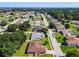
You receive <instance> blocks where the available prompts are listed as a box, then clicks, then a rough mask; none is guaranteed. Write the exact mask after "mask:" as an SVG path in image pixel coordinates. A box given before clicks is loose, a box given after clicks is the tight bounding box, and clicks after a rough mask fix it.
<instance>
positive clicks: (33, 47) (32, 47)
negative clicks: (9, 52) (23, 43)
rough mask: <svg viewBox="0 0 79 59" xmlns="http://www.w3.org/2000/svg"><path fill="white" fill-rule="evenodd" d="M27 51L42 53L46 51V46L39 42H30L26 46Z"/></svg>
mask: <svg viewBox="0 0 79 59" xmlns="http://www.w3.org/2000/svg"><path fill="white" fill-rule="evenodd" d="M27 53H29V54H44V53H46V47H44V46H43V45H42V43H41V42H37V41H36V42H30V43H29V45H28V47H27Z"/></svg>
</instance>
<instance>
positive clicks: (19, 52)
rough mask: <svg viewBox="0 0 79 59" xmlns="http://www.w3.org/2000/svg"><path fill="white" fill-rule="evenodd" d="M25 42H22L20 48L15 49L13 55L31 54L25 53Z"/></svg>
mask: <svg viewBox="0 0 79 59" xmlns="http://www.w3.org/2000/svg"><path fill="white" fill-rule="evenodd" d="M27 44H28V43H27V42H24V43H23V45H22V46H21V48H20V49H18V50H16V53H14V54H13V56H33V55H32V54H25V50H26V47H27Z"/></svg>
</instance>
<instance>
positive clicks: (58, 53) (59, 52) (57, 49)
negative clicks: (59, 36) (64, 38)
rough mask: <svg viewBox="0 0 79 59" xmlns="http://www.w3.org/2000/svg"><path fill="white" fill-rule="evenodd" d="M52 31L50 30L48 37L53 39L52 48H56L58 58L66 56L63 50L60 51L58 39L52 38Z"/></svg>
mask: <svg viewBox="0 0 79 59" xmlns="http://www.w3.org/2000/svg"><path fill="white" fill-rule="evenodd" d="M52 33H53V32H52V30H51V29H48V35H49V37H50V39H51V43H52V46H53V48H54V52H55V54H56V56H57V57H59V56H65V55H64V53H63V52H62V50H61V49H60V47H59V45H58V43H57V41H56V39H55V38H54V37H53V36H52Z"/></svg>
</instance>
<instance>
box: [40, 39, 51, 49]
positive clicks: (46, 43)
mask: <svg viewBox="0 0 79 59" xmlns="http://www.w3.org/2000/svg"><path fill="white" fill-rule="evenodd" d="M41 42H42V43H43V45H44V46H45V47H47V49H48V50H51V46H50V44H51V43H49V40H48V37H43V38H42V39H41Z"/></svg>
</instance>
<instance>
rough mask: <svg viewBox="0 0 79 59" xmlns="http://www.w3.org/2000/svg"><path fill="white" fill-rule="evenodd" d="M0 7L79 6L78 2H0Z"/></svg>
mask: <svg viewBox="0 0 79 59" xmlns="http://www.w3.org/2000/svg"><path fill="white" fill-rule="evenodd" d="M0 7H55V8H57V7H58V8H60V7H65V8H66V7H72V8H73V7H75V8H76V7H79V2H0Z"/></svg>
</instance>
